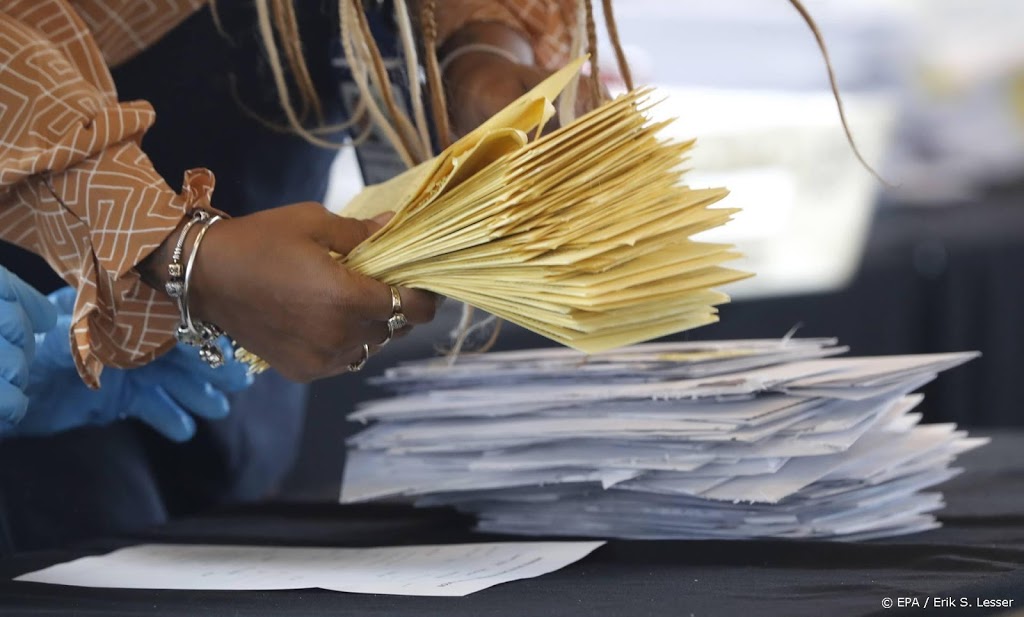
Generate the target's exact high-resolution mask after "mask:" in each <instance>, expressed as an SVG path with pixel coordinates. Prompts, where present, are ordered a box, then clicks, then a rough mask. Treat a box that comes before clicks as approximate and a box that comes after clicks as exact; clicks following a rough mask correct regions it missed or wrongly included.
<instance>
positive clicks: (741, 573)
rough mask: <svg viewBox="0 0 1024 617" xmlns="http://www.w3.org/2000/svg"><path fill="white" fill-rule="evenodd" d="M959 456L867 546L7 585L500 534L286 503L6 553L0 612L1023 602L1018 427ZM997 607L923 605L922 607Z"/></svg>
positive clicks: (658, 610) (817, 612)
mask: <svg viewBox="0 0 1024 617" xmlns="http://www.w3.org/2000/svg"><path fill="white" fill-rule="evenodd" d="M993 437H994V441H993V443H992V444H991V445H989V446H987V447H985V448H982V449H981V450H978V451H975V452H972V453H970V454H968V455H966V456H964V457H963V459H962V460H961V462H962V464H963V466H965V467H966V468H967V470H968V471H967V472H966V473H965V474H964V475H962V476H960V477H959V478H957V479H954V480H953V481H951V482H950V483H948V484H947V485H946V486H945V487H944V488H945V491H946V493H947V498H948V501H949V507H948V508H947V510H946V511H945V512H944V513H943V515H942V519H943V521H944V523H945V527H944V528H942V529H939V530H935V531H931V532H927V533H923V534H917V535H914V536H908V537H903V538H895V539H891V540H884V541H875V542H868V543H861V544H847V543H830V542H796V541H787V542H781V541H757V542H721V541H706V542H626V541H613V542H609V543H608V545H606V546H604V547H602V548H600V549H598V550H597V551H596V552H595V553H593V554H592V555H590V556H589V557H587V558H585V559H584V560H582V561H580V562H578V563H576V564H573V565H571V566H568V567H566V568H564V569H563V570H560V571H558V572H554V573H552V574H549V575H546V576H543V577H540V578H536V579H530V580H525V581H517V582H512V583H508V584H504V585H498V586H496V587H492V588H491V589H487V590H484V591H481V592H478V593H476V594H473V595H470V596H467V597H464V598H405V597H397V596H382V595H352V594H341V593H335V592H329V591H322V590H315V589H314V590H300V591H274V592H183V591H140V590H102V589H80V588H73V587H59V586H49V585H40V584H35V583H16V582H13V581H11V580H10V579H11V578H12V577H14V576H16V575H18V574H22V573H24V572H28V571H31V570H35V569H38V568H42V567H45V566H48V565H51V564H54V563H57V562H61V561H66V560H69V559H72V558H76V557H80V556H84V555H87V554H92V553H98V552H104V551H108V550H111V549H114V548H117V547H120V546H125V545H128V544H132V543H137V542H142V541H159V542H201V543H259V544H282V545H315V546H378V545H400V544H426V543H446V542H473V541H485V540H486V541H493V540H494V539H506V538H499V537H496V536H483V535H478V534H473V533H470V532H469V531H468V527H469V524H470V521H469V520H467V519H466V518H464V517H461V516H459V515H456V514H454V513H452V512H449V511H446V510H436V511H425V510H412V509H408V508H402V507H392V506H362V507H342V506H336V505H333V504H319V505H317V504H306V505H304V504H279V505H265V506H259V507H249V508H245V509H238V510H231V511H224V512H221V513H218V514H215V515H208V516H204V517H201V518H196V519H191V520H184V521H180V522H177V523H174V524H171V525H167V526H165V527H161V528H158V529H155V530H152V531H150V532H148V533H145V534H142V535H139V536H136V537H132V538H124V539H118V540H109V541H97V542H94V543H91V544H89V545H87V546H84V547H80V548H79V549H77V550H66V551H51V552H45V553H31V554H22V555H19V556H16V557H14V558H11V559H8V560H5V561H2V562H0V614H3V615H19V616H21V615H25V616H31V615H48V616H61V615H147V616H159V615H190V616H205V615H210V616H214V615H216V616H217V617H226V616H237V617H250V616H252V617H255V616H263V615H275V616H279V615H280V616H296V617H298V616H302V617H315V616H318V615H331V616H332V617H334V616H341V615H409V616H415V617H424V616H429V615H445V616H453V617H457V616H460V615H467V616H470V615H471V616H474V617H480V616H488V615H516V616H535V615H631V616H643V615H666V616H667V615H671V616H673V617H676V616H680V615H682V616H687V615H694V616H709V615H710V616H715V615H759V616H762V615H763V616H771V615H780V616H786V617H794V616H797V617H798V616H801V615H808V616H814V617H820V616H821V615H824V614H828V615H829V617H842V616H845V615H873V614H876V613H877V614H879V615H882V614H892V613H897V614H902V613H906V612H910V611H915V614H919V613H920V611H921V609H920V608H907V609H904V610H902V611H901V610H900V609H899V608H898V607H897V608H893V609H890V610H885V609H883V601H884V599H885V598H890V599H892V601H893V602H899V598H915V599H917V601H919V602H921V603H923V602H924V601H925V598H926V597H929V596H931V597H934V596H943V597H951V598H954V600H955V601H956V602H959V601H960V598H961V597H963V598H968V599H969V601H970V602H974V601H975V599H976V598H983V599H985V598H987V599H991V600H1004V601H1008V600H1013V607H1014V609H1022V608H1024V432H1000V433H995V434H994V435H993ZM1005 611H1006V609H972V610H967V609H962V608H956V609H951V610H949V611H943V610H936V609H933V608H930V609H929V610H928V612H927V614H929V615H931V614H934V613H939V614H942V613H944V612H948V613H949V614H956V615H963V614H1001V613H1003V612H1005Z"/></svg>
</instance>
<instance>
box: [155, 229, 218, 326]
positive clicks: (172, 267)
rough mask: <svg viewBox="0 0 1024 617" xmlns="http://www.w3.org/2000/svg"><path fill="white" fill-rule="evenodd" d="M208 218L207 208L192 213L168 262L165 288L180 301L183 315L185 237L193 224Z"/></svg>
mask: <svg viewBox="0 0 1024 617" xmlns="http://www.w3.org/2000/svg"><path fill="white" fill-rule="evenodd" d="M208 218H210V213H209V212H206V211H205V210H196V211H195V212H193V213H192V218H190V219H189V220H188V222H186V223H185V226H184V227H182V228H181V233H180V234H179V235H178V241H177V242H176V243H175V245H174V251H173V252H172V253H171V263H169V264H167V284H166V285H164V289H165V290H166V291H167V295H168V296H170V297H172V298H174V299H175V301H176V302H177V303H178V310H179V311H180V312H181V314H182V315H184V314H185V311H184V309H183V307H182V305H181V294H182V292H183V291H184V289H185V278H184V277H185V267H184V265H183V264H182V263H181V251H182V249H183V248H184V246H185V239H186V238H188V232H189V230H190V229H192V226H193V225H195V224H196V223H198V222H200V221H205V220H206V219H208Z"/></svg>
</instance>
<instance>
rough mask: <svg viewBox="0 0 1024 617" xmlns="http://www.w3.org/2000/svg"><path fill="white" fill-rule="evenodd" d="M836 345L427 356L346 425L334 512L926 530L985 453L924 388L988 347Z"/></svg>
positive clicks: (684, 531)
mask: <svg viewBox="0 0 1024 617" xmlns="http://www.w3.org/2000/svg"><path fill="white" fill-rule="evenodd" d="M845 351H846V350H845V348H842V347H837V346H835V341H833V340H827V339H806V340H799V339H797V340H785V341H731V342H728V341H722V342H694V343H664V344H647V345H637V346H634V347H630V348H626V349H622V350H619V351H617V352H613V353H605V354H597V355H593V356H586V355H583V354H580V353H578V352H574V351H571V350H567V349H546V350H526V351H516V352H506V353H489V354H482V355H473V356H462V357H460V358H459V359H458V361H457V362H456V363H455V364H454V366H448V365H447V363H445V362H443V361H441V362H439V361H421V362H415V363H409V364H405V365H402V366H400V367H397V368H394V369H391V370H389V371H388V372H387V374H386V375H385V376H384V377H383V378H381V379H380V380H379V381H380V382H381V383H382V384H383V385H384V386H386V387H388V388H390V389H391V390H393V391H394V392H395V395H394V396H392V397H390V398H385V399H381V400H377V401H370V402H367V403H365V404H363V405H362V406H361V407H360V409H359V410H358V411H356V413H355V414H353V416H352V419H354V420H358V421H362V422H373V425H372V426H370V427H368V428H367V429H365V430H364V431H362V432H361V433H359V434H357V435H355V436H354V437H352V438H351V440H350V444H349V448H350V449H349V455H348V462H347V463H346V467H345V478H344V485H343V488H342V494H341V500H342V501H343V502H360V501H372V500H382V499H384V500H401V501H410V502H413V503H416V504H417V505H423V506H440V505H448V506H454V507H456V508H458V509H460V510H463V511H465V512H469V513H472V514H474V515H476V516H477V517H478V519H479V527H480V528H481V529H483V530H486V531H494V532H502V533H515V534H524V535H535V536H546V535H556V536H558V535H570V536H592V537H609V538H613V537H619V538H752V537H780V538H782V537H784V538H803V537H818V538H834V539H848V540H854V539H866V538H876V537H883V536H891V535H899V534H905V533H911V532H915V531H921V530H925V529H930V528H932V527H935V526H937V525H938V522H937V521H936V519H935V517H934V515H933V513H934V512H935V511H937V510H939V509H940V508H941V507H942V505H943V501H942V496H941V494H939V493H936V492H927V491H926V490H925V489H927V488H929V487H932V486H934V485H936V484H939V483H941V482H943V481H945V480H947V479H949V478H951V477H953V476H954V475H956V473H957V472H958V470H957V469H955V468H952V467H951V464H952V462H953V460H954V459H955V458H956V456H957V455H959V454H960V453H962V452H964V451H966V450H969V449H971V448H974V447H976V446H978V445H980V444H981V443H984V441H983V440H979V439H970V438H967V436H966V435H965V434H964V433H963V432H962V431H958V430H956V427H955V426H954V425H952V424H931V425H919V420H920V419H921V416H920V414H917V413H914V412H913V409H914V407H915V406H916V405H917V404H919V403H920V402H921V400H922V397H921V396H920V395H918V394H914V393H913V392H914V391H915V390H917V389H918V388H920V387H921V386H922V385H924V384H925V383H927V382H929V381H931V380H932V379H934V378H935V376H936V375H937V374H938V373H939V372H940V371H944V370H947V369H950V368H952V367H955V366H957V365H959V364H961V363H963V362H966V361H968V360H970V359H971V358H973V357H975V356H976V355H977V354H974V353H951V354H932V355H919V356H888V357H875V358H846V357H837V356H838V355H839V354H841V353H843V352H845Z"/></svg>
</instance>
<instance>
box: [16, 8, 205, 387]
mask: <svg viewBox="0 0 1024 617" xmlns="http://www.w3.org/2000/svg"><path fill="white" fill-rule="evenodd" d="M0 83H3V85H4V87H3V88H0V238H2V239H4V240H7V241H9V242H13V243H15V244H17V245H20V246H22V247H24V248H27V249H29V250H31V251H33V252H35V253H38V254H39V255H41V256H42V257H44V258H45V259H46V260H47V262H48V263H49V264H50V266H51V267H52V268H54V270H56V271H57V272H58V273H59V274H60V275H61V276H62V277H63V278H64V279H65V280H66V281H67V282H68V283H69V284H70V285H72V286H74V287H75V288H76V289H77V290H78V295H77V300H76V303H75V309H74V313H73V317H72V319H73V326H72V333H71V336H72V350H73V353H74V355H75V364H76V366H77V367H78V370H79V373H80V374H81V375H82V377H83V379H84V380H85V382H86V383H87V384H89V385H91V386H93V387H95V386H97V385H98V384H99V376H100V373H101V371H102V366H103V365H110V366H116V367H131V366H138V365H140V364H144V363H146V362H148V361H150V360H151V359H153V358H154V357H156V356H157V355H159V354H161V353H163V352H164V351H166V350H167V349H169V348H170V347H171V346H173V345H174V337H173V332H174V329H175V326H176V324H177V310H176V307H175V305H174V303H173V302H172V300H171V299H170V298H169V297H168V296H166V295H165V294H164V293H162V292H157V291H155V290H153V289H151V288H150V287H148V286H146V285H145V284H143V283H142V282H141V280H140V278H139V275H138V273H137V272H136V271H135V270H134V268H135V266H136V265H137V264H138V263H139V262H140V261H141V260H142V259H144V258H145V257H146V256H148V255H149V254H150V253H151V252H152V251H153V250H154V249H155V248H156V247H157V246H159V245H160V244H161V243H162V242H163V241H164V240H165V239H166V238H167V237H168V236H169V235H170V234H171V232H172V231H173V230H174V229H175V228H176V227H177V226H178V225H179V224H180V223H181V220H182V219H183V218H184V217H185V216H186V215H187V214H188V212H190V211H191V210H192V209H193V208H196V207H207V206H208V205H209V197H210V194H211V192H212V190H213V177H212V174H210V173H209V172H208V171H206V170H193V171H191V172H189V173H188V174H186V178H185V186H184V189H183V191H182V192H181V193H180V194H177V193H175V192H174V191H172V190H171V189H170V187H168V186H167V184H166V183H165V182H164V180H163V179H162V178H161V177H160V176H159V174H157V172H156V171H155V170H154V168H153V166H152V164H151V163H150V161H149V159H148V158H147V157H146V155H145V154H144V153H143V152H142V150H141V148H140V147H139V143H140V141H141V139H142V136H143V134H144V133H145V132H146V130H147V129H148V128H149V127H150V126H151V125H152V124H153V121H154V119H155V114H154V112H153V109H152V107H150V105H149V104H148V103H146V102H130V103H119V102H118V101H117V96H116V92H115V90H114V86H113V80H112V78H111V76H110V72H109V70H108V68H107V66H106V64H105V63H104V60H103V56H102V54H101V52H100V50H99V48H98V46H97V45H96V43H95V41H94V40H93V39H92V37H91V35H90V33H89V30H88V28H87V27H86V26H85V24H84V22H83V21H82V20H81V18H80V16H79V15H78V14H77V13H76V12H75V10H74V8H72V6H71V5H70V4H69V3H68V2H67V1H66V0H17V1H13V2H7V3H5V4H4V5H3V8H2V10H0Z"/></svg>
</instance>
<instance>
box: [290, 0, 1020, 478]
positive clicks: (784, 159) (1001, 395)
mask: <svg viewBox="0 0 1024 617" xmlns="http://www.w3.org/2000/svg"><path fill="white" fill-rule="evenodd" d="M806 5H807V8H808V9H809V11H810V12H811V14H812V15H813V16H814V18H815V20H816V21H817V22H818V26H819V28H820V30H821V32H822V34H823V35H824V37H825V40H826V42H827V44H828V47H829V51H830V53H831V59H832V63H833V66H834V68H835V71H836V74H837V77H838V80H839V85H840V87H841V89H842V95H843V99H844V102H845V105H846V110H847V114H848V118H849V121H850V126H851V129H852V131H853V134H854V138H855V140H856V142H857V144H858V145H859V147H860V148H861V150H862V152H863V153H864V155H865V157H866V159H867V160H868V162H869V163H870V164H871V165H872V166H874V167H875V168H876V169H878V170H879V172H880V173H881V174H882V176H883V177H884V178H885V180H886V182H887V183H888V185H885V184H882V183H880V182H879V181H877V180H876V179H875V178H874V177H873V176H872V175H871V174H870V173H869V172H868V171H867V170H865V169H864V168H863V167H862V166H860V165H859V163H858V162H857V161H856V159H855V157H854V155H853V152H852V151H851V149H850V147H849V146H848V144H847V143H846V141H845V137H844V135H843V132H842V129H841V125H840V123H839V118H838V114H837V112H836V107H835V102H834V100H833V98H832V95H831V93H830V92H829V90H828V82H827V78H826V71H825V64H824V61H823V59H822V57H821V54H820V53H819V50H818V48H817V46H816V45H815V42H814V38H813V36H812V34H811V32H810V31H809V29H808V28H807V26H806V25H805V24H804V22H803V21H802V20H801V18H800V16H799V15H798V14H797V12H796V11H795V10H794V9H793V8H792V6H791V5H790V4H789V3H788V2H786V0H775V1H769V0H717V1H716V2H714V3H711V2H691V1H685V2H681V1H679V0H628V1H626V0H622V1H620V2H617V3H616V7H617V18H618V22H619V30H620V33H621V36H622V39H623V42H624V44H625V47H626V50H627V53H628V55H629V58H630V60H631V64H632V66H633V71H634V74H635V78H636V81H637V82H638V83H643V84H651V85H654V86H656V87H657V88H658V90H659V92H660V93H662V95H664V96H666V97H667V100H666V102H665V103H664V104H663V105H662V106H661V108H660V111H659V112H658V113H660V114H664V115H666V116H674V117H677V118H678V119H679V120H678V122H677V123H676V125H675V127H674V128H673V129H672V130H673V131H675V132H676V133H677V134H678V135H679V136H680V137H684V138H690V137H697V139H698V147H697V149H696V153H695V155H694V157H693V168H694V171H693V172H692V173H691V174H690V176H689V183H690V184H691V185H694V186H711V185H714V186H726V187H728V188H729V189H730V190H731V191H732V194H731V195H730V197H729V198H728V199H727V200H726V202H725V205H728V206H732V207H740V208H743V212H742V213H741V214H740V215H738V216H737V217H736V220H735V221H734V222H732V223H730V224H729V225H728V226H726V227H725V228H723V229H721V230H715V231H713V232H711V233H709V234H708V239H713V240H716V241H729V242H733V243H735V244H736V245H737V246H738V247H739V249H740V250H741V251H742V252H743V253H744V254H745V255H746V257H745V259H744V262H743V263H742V264H741V267H743V268H745V269H748V270H750V271H753V272H756V273H757V276H756V277H754V278H753V279H750V280H749V281H744V282H742V283H740V284H737V285H734V286H732V287H730V288H727V289H726V290H725V291H727V292H729V293H731V294H732V295H733V297H734V301H733V303H731V304H729V305H726V306H723V307H722V308H721V322H720V323H718V324H716V325H713V326H708V327H705V328H702V329H699V330H697V331H694V332H690V333H684V334H682V335H679V337H677V338H685V339H712V338H715V339H717V338H753V337H757V338H775V337H782V336H784V335H786V334H787V333H788V332H790V331H792V330H794V329H796V332H797V335H798V336H830V337H837V338H838V339H839V340H840V342H841V343H843V344H846V345H849V346H850V347H851V348H852V352H853V353H855V354H858V355H868V354H898V353H922V352H944V351H954V350H968V349H976V350H980V351H982V352H983V354H984V355H983V357H982V358H981V359H980V360H978V361H975V362H972V363H971V364H969V365H968V366H966V367H963V368H959V369H957V370H956V371H953V372H951V373H949V374H948V375H943V377H942V379H940V380H938V381H937V382H936V383H935V384H933V385H932V386H930V389H929V390H928V391H927V398H926V401H927V402H926V405H927V407H926V408H925V409H924V410H923V411H924V412H925V417H926V419H927V421H932V422H940V421H956V422H958V423H961V424H963V425H965V426H969V427H979V426H1008V425H1016V426H1020V425H1024V414H1022V413H1021V412H1020V410H1019V403H1018V398H1019V395H1018V393H1017V392H1016V384H1017V381H1016V380H1017V379H1019V378H1020V377H1021V372H1022V369H1024V325H1021V321H1022V319H1024V287H1022V285H1021V284H1020V282H1019V281H1020V278H1021V277H1020V275H1019V273H1018V268H1022V267H1024V36H1022V34H1021V33H1022V32H1024V2H1021V1H1020V0H859V1H858V2H848V1H842V0H806ZM599 23H600V22H599ZM599 56H600V62H601V68H602V75H604V76H605V79H606V83H607V84H608V86H609V87H610V88H611V89H612V90H613V91H615V90H616V89H621V83H619V81H618V79H617V76H616V75H615V67H614V62H613V55H612V54H611V50H610V48H608V47H607V46H604V47H602V49H601V50H600V54H599ZM359 186H360V181H359V173H358V168H357V167H356V166H355V163H354V157H353V156H352V154H351V153H350V152H345V153H342V155H341V156H339V159H338V161H337V163H336V173H335V182H334V184H333V186H332V190H331V197H330V202H331V204H332V205H334V206H338V205H340V204H343V203H344V202H345V201H346V200H347V199H348V198H349V197H351V195H352V194H354V193H355V192H356V191H358V190H359ZM458 313H459V306H458V305H457V304H456V303H453V302H448V303H447V304H446V305H445V307H444V308H443V310H442V313H441V317H440V318H439V319H438V320H437V322H436V323H434V324H432V325H431V326H430V327H427V328H421V329H419V330H418V331H417V332H416V333H415V334H414V336H412V337H410V338H409V339H408V340H405V341H402V342H399V343H395V344H393V345H391V346H389V347H388V348H387V350H386V352H385V353H382V354H380V355H378V356H375V357H374V358H372V359H371V361H370V363H369V364H368V365H367V370H366V371H364V372H363V373H360V374H359V375H358V376H356V375H347V376H343V377H339V378H337V379H334V380H329V381H325V382H321V383H318V384H316V385H315V387H314V390H313V395H312V398H311V400H310V414H309V417H308V422H307V430H306V436H305V445H304V448H303V455H302V457H301V459H300V461H299V463H298V465H297V466H296V468H295V470H294V472H293V474H292V476H291V478H290V480H289V483H288V487H287V492H288V494H289V495H291V496H292V497H295V498H324V496H329V495H332V494H335V495H336V493H337V482H338V478H339V477H340V475H339V474H340V470H341V466H342V465H343V458H344V448H343V440H344V438H345V436H346V435H348V434H351V433H352V432H354V430H355V429H356V428H357V427H355V426H351V425H349V424H348V423H347V422H346V421H345V420H344V416H345V415H346V414H347V413H348V412H349V411H351V410H352V408H353V406H354V404H355V403H356V402H358V401H359V400H364V399H366V398H369V397H373V396H376V395H378V394H379V392H376V391H375V390H374V389H373V388H372V386H369V385H367V383H366V377H367V376H372V375H374V374H379V373H380V372H381V371H383V370H384V369H385V368H387V367H388V366H393V365H394V364H395V363H397V362H399V361H401V360H404V359H411V358H421V357H427V356H430V355H434V354H436V353H437V349H438V348H439V347H443V346H445V345H447V344H448V341H449V338H448V337H449V332H450V330H451V329H452V328H453V327H454V325H455V322H456V320H457V318H458ZM548 344H549V343H547V342H546V341H545V340H543V339H541V338H539V337H537V336H535V335H532V334H530V333H527V332H524V331H523V330H521V329H518V328H515V327H513V326H510V325H508V324H506V325H505V328H504V330H503V332H502V335H501V338H500V339H499V344H498V348H499V349H508V348H522V347H533V346H543V345H548Z"/></svg>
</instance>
